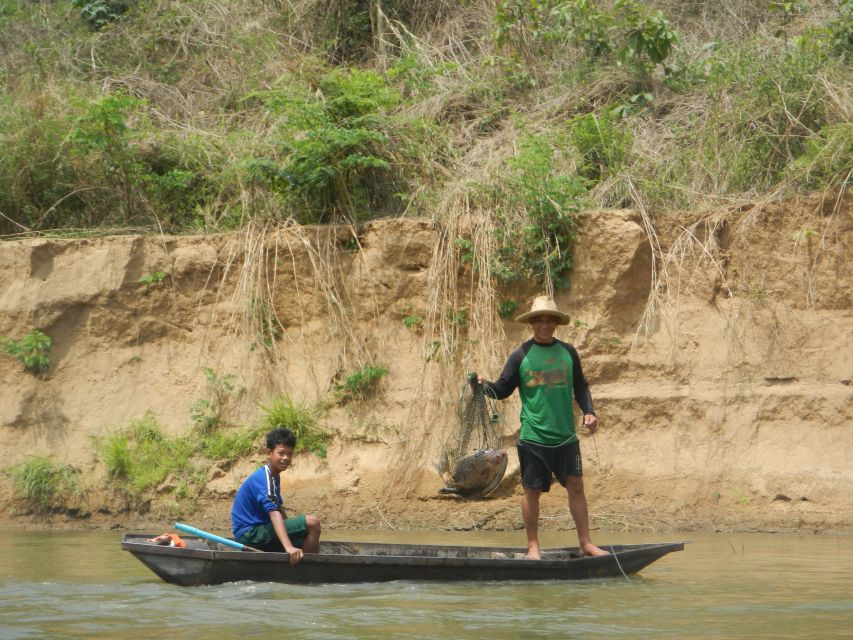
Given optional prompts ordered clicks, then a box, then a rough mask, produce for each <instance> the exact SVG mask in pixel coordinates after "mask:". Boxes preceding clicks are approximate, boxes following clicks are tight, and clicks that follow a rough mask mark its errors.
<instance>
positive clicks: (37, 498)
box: [8, 456, 82, 513]
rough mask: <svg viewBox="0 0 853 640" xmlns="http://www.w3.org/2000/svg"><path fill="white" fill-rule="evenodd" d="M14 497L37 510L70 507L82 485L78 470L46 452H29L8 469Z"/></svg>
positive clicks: (66, 509) (65, 508)
mask: <svg viewBox="0 0 853 640" xmlns="http://www.w3.org/2000/svg"><path fill="white" fill-rule="evenodd" d="M8 474H9V476H10V478H11V480H12V486H13V491H14V495H15V498H16V499H17V500H19V501H21V502H22V503H24V504H25V505H26V506H27V507H28V508H30V509H31V510H32V511H33V512H35V513H49V512H54V511H68V510H71V509H72V508H73V505H72V502H73V501H74V500H75V499H77V498H79V496H80V495H81V494H82V489H81V486H80V481H79V471H78V470H77V469H75V468H74V467H72V466H71V465H68V464H64V463H60V462H55V461H53V460H51V459H50V458H46V457H43V456H29V457H27V459H26V460H24V461H23V462H21V463H19V464H17V465H14V466H12V467H10V468H9V469H8Z"/></svg>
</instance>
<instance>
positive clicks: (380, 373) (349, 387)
mask: <svg viewBox="0 0 853 640" xmlns="http://www.w3.org/2000/svg"><path fill="white" fill-rule="evenodd" d="M387 375H388V368H387V367H383V366H374V365H369V366H366V367H363V368H362V369H359V370H358V371H355V372H353V373H351V374H349V375H348V376H346V378H344V381H343V382H342V383H341V384H338V385H336V386H335V391H336V392H337V398H338V402H339V403H340V404H347V403H349V402H352V401H361V400H366V399H367V398H369V397H371V396H373V395H374V394H375V393H376V392H377V390H378V388H379V382H380V381H381V380H382V378H384V377H385V376H387Z"/></svg>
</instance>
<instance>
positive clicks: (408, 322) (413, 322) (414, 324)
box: [403, 316, 424, 332]
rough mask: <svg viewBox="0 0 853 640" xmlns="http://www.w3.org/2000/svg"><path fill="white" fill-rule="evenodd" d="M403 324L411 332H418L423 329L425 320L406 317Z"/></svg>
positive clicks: (420, 317)
mask: <svg viewBox="0 0 853 640" xmlns="http://www.w3.org/2000/svg"><path fill="white" fill-rule="evenodd" d="M403 324H404V325H405V326H406V329H408V330H409V331H414V332H418V331H421V329H423V326H424V319H423V317H422V316H406V317H405V318H403Z"/></svg>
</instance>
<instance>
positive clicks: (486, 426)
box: [438, 373, 507, 498]
mask: <svg viewBox="0 0 853 640" xmlns="http://www.w3.org/2000/svg"><path fill="white" fill-rule="evenodd" d="M456 417H457V420H456V424H455V425H454V428H453V429H452V430H451V432H450V434H449V435H448V437H447V440H446V441H445V443H444V446H443V448H442V451H441V456H440V458H439V463H438V472H439V474H440V475H441V477H442V479H443V480H444V482H445V484H446V485H447V486H445V487H443V488H442V489H440V490H439V493H455V494H458V495H461V496H463V497H465V498H482V497H484V496H487V495H488V494H489V493H491V492H492V491H494V490H495V489H496V488H497V486H498V485H499V484H500V482H501V480H502V479H503V476H504V472H505V471H506V465H507V455H506V451H504V450H503V449H502V448H501V444H500V433H499V432H498V425H499V424H500V413H499V412H498V410H497V402H496V401H495V400H494V399H492V398H489V397H487V395H486V392H485V388H484V387H483V385H482V384H481V383H480V382H478V380H477V374H476V373H469V374H468V381H467V382H466V384H465V385H463V387H462V393H461V394H460V397H459V402H458V403H457V407H456Z"/></svg>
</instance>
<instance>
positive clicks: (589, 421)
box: [583, 413, 598, 433]
mask: <svg viewBox="0 0 853 640" xmlns="http://www.w3.org/2000/svg"><path fill="white" fill-rule="evenodd" d="M583 424H584V426H585V427H586V428H587V429H589V432H590V433H595V432H596V431H598V418H596V417H595V416H594V415H592V414H591V413H587V414H586V415H584V417H583Z"/></svg>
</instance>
